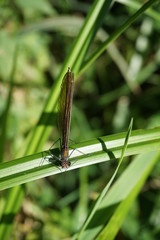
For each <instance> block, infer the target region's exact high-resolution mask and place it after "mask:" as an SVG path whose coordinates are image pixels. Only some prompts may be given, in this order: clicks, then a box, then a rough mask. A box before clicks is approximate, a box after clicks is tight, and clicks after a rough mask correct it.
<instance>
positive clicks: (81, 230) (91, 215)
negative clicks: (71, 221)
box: [77, 119, 133, 239]
mask: <svg viewBox="0 0 160 240" xmlns="http://www.w3.org/2000/svg"><path fill="white" fill-rule="evenodd" d="M132 125H133V119H131V122H130V125H129V128H128V132H127V135H126V138H125V142H124V146H123V148H122V153H121V157H120V159H119V163H118V166H117V168H116V170H115V172H114V174H113V175H112V177H111V179H110V181H109V182H108V183H107V185H106V187H105V188H104V189H103V190H102V192H101V194H100V195H99V197H98V199H97V200H96V202H95V204H94V207H93V208H92V210H91V212H90V213H89V215H88V217H87V219H86V221H85V223H84V225H83V226H82V228H81V229H80V232H79V233H78V236H77V239H81V236H82V234H83V232H84V230H85V229H86V227H87V225H88V224H89V222H90V221H91V219H92V217H93V215H94V214H95V212H96V210H97V209H98V207H99V205H100V203H101V201H102V199H103V198H104V196H105V195H106V193H107V191H108V190H109V188H110V186H111V184H112V182H113V180H114V178H115V176H116V174H117V172H118V169H119V167H120V165H121V163H122V160H123V157H124V153H125V151H126V149H127V145H128V141H129V137H130V135H131V131H132Z"/></svg>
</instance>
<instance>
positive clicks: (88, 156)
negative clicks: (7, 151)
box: [0, 128, 160, 190]
mask: <svg viewBox="0 0 160 240" xmlns="http://www.w3.org/2000/svg"><path fill="white" fill-rule="evenodd" d="M125 136H126V133H121V134H114V135H110V136H106V137H101V138H100V139H101V141H99V139H93V140H90V141H86V142H81V143H79V144H75V145H73V146H71V149H72V147H73V148H74V149H77V151H76V150H75V151H74V152H73V153H72V155H71V157H70V161H71V167H70V168H69V169H68V171H70V170H72V169H75V168H80V167H84V166H88V165H92V164H96V163H100V162H106V161H109V160H113V159H117V158H120V157H123V156H131V155H135V154H140V153H144V152H150V151H153V150H158V149H159V145H160V128H155V129H148V130H136V131H132V133H131V136H130V138H129V142H128V145H127V150H126V151H124V152H123V151H122V149H124V147H125V145H124V142H125ZM101 142H103V144H105V146H106V149H107V151H106V150H104V149H103V146H102V143H101ZM57 150H58V149H55V150H54V151H55V154H57ZM78 150H79V151H80V152H79V151H78ZM71 151H72V150H71ZM81 152H83V153H84V154H82V153H81ZM45 154H46V153H45V152H44V154H42V153H37V154H33V155H29V156H26V157H23V158H19V159H15V160H12V161H10V162H6V163H3V164H1V165H0V176H1V178H0V189H1V190H2V189H6V188H9V187H13V186H16V185H19V184H22V183H25V182H29V181H33V180H36V179H39V178H42V177H47V176H49V175H54V174H57V173H62V172H63V170H60V169H59V168H57V166H56V165H55V163H57V162H55V161H54V160H53V159H52V157H51V156H50V155H49V154H48V155H45ZM43 156H46V157H47V159H46V160H44V159H43ZM75 160H76V162H75ZM72 163H74V164H72Z"/></svg>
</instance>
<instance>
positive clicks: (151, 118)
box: [0, 0, 160, 240]
mask: <svg viewBox="0 0 160 240" xmlns="http://www.w3.org/2000/svg"><path fill="white" fill-rule="evenodd" d="M137 2H138V1H137ZM92 3H93V1H72V0H68V1H61V0H60V1H55V0H48V1H46V0H34V1H31V0H28V1H23V0H14V1H6V2H5V1H2V3H1V5H0V28H1V31H0V123H2V122H3V117H4V110H5V107H6V100H7V97H8V92H9V87H10V74H11V70H12V65H13V55H14V49H15V46H16V44H17V43H18V45H19V51H18V60H17V65H16V72H15V76H14V86H13V92H12V101H11V106H10V111H9V117H8V121H7V132H6V134H7V135H6V142H5V148H4V159H5V160H11V159H14V158H15V154H16V152H18V150H19V149H21V148H23V142H24V141H25V139H26V137H27V135H28V133H29V132H30V131H31V129H32V128H33V127H34V126H35V124H36V123H37V121H38V119H39V116H40V114H41V112H42V110H43V107H44V104H45V100H46V99H47V97H48V95H49V92H50V88H51V87H52V86H53V84H54V82H55V79H56V77H57V75H58V74H59V72H60V70H61V66H62V64H63V62H64V60H65V58H66V56H67V54H69V51H70V49H71V47H72V44H73V41H74V39H75V38H76V36H77V34H78V32H79V30H80V28H81V26H82V24H83V21H84V19H85V17H86V15H87V13H88V11H89V9H90V8H91V5H92ZM155 10H156V11H157V12H158V11H160V6H159V5H156V6H155ZM134 12H135V10H134V9H132V8H131V7H127V6H125V5H122V4H120V3H118V2H116V3H115V4H114V5H113V6H112V8H111V9H110V12H109V13H107V14H106V17H105V19H104V22H103V25H102V28H101V29H100V30H99V32H98V34H97V36H96V39H95V41H94V43H93V44H92V46H91V48H90V49H89V52H92V51H93V50H95V49H96V48H97V47H98V46H99V45H100V44H101V43H102V42H103V41H104V40H105V39H106V37H107V36H108V35H110V34H112V33H113V32H114V31H115V30H116V29H117V28H118V27H120V26H121V25H122V23H123V22H124V21H125V20H126V19H127V18H128V17H129V16H130V15H131V14H133V13H134ZM159 33H160V22H158V21H156V19H155V18H154V17H150V16H148V15H143V16H142V17H140V18H139V19H138V20H137V21H136V23H134V24H133V25H132V26H131V27H130V28H129V29H127V30H126V31H125V32H124V34H122V35H121V36H120V37H119V38H118V40H116V41H115V42H114V43H113V44H112V45H110V46H109V48H108V49H107V51H106V52H104V53H103V54H102V55H101V57H100V58H98V59H97V61H96V62H94V64H92V65H91V66H90V67H89V68H88V69H87V70H86V71H85V72H84V73H83V74H82V75H81V76H79V78H78V79H77V81H76V84H75V91H74V99H73V108H72V123H71V134H70V138H71V139H73V140H74V141H76V142H80V141H84V140H87V139H91V138H96V137H100V136H104V135H108V134H113V133H118V132H122V131H126V130H127V128H128V125H129V122H130V119H131V117H133V118H134V129H141V128H143V129H145V128H149V127H156V126H159V125H160V124H159V123H160V108H159V102H160V80H159V74H160V38H159V36H160V35H159ZM66 71H67V69H66ZM1 132H2V129H1ZM58 137H59V134H58V129H57V127H56V128H54V131H52V134H51V135H50V138H49V139H48V142H47V143H46V145H45V147H44V149H48V148H49V147H50V146H51V145H52V143H53V142H54V141H55V140H56V139H57V138H58ZM130 160H131V159H126V161H125V163H124V164H123V166H122V167H121V170H120V172H119V174H121V172H122V171H123V169H125V166H126V165H127V164H128V163H129V161H130ZM115 165H116V163H108V162H107V163H103V164H99V165H98V164H96V165H93V166H90V167H85V168H82V169H80V170H74V171H72V172H65V173H63V174H59V175H56V176H54V177H49V178H46V179H41V180H38V181H34V182H32V183H31V184H27V194H26V198H25V200H24V202H23V205H22V208H21V211H20V212H19V214H18V215H17V217H16V219H15V222H14V229H13V231H12V236H11V239H27V240H28V239H69V237H70V236H71V235H73V234H74V233H75V232H76V231H77V230H78V229H79V227H80V226H81V224H82V223H83V222H84V220H85V217H86V216H87V213H88V209H89V206H90V205H91V203H92V201H93V200H94V199H96V197H97V196H98V193H99V192H100V191H101V190H102V189H103V186H104V184H105V183H106V181H108V180H109V179H110V177H111V176H112V173H113V171H114V168H115ZM159 173H160V165H159V166H158V165H157V166H156V168H155V169H154V171H153V172H152V176H150V179H149V180H148V181H147V182H146V184H145V186H144V188H143V190H142V192H141V194H140V195H139V197H138V199H137V200H136V201H135V202H134V205H133V206H132V209H131V210H130V212H129V214H128V216H127V218H126V220H125V222H124V224H123V227H122V230H121V232H120V233H119V235H118V236H117V237H116V239H159V237H160V235H159V232H160V228H159V224H160V218H159V217H158V216H159V211H160V201H159V199H160V191H159V186H160V179H159ZM135 177H136V176H135ZM3 194H5V193H4V192H2V198H1V199H2V200H1V203H2V205H3V202H4V199H3V197H4V196H5V195H3ZM67 237H68V238H67Z"/></svg>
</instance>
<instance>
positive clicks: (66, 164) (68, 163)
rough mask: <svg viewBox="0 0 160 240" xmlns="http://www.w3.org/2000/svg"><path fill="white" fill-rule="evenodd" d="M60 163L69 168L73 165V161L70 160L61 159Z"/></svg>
mask: <svg viewBox="0 0 160 240" xmlns="http://www.w3.org/2000/svg"><path fill="white" fill-rule="evenodd" d="M60 165H61V167H62V168H64V169H67V168H69V167H70V166H71V162H70V161H68V160H63V161H61V164H60Z"/></svg>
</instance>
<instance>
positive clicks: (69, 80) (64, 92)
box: [49, 68, 74, 169]
mask: <svg viewBox="0 0 160 240" xmlns="http://www.w3.org/2000/svg"><path fill="white" fill-rule="evenodd" d="M73 90H74V74H73V73H71V69H70V68H68V71H67V73H66V74H65V76H64V78H63V80H62V85H61V91H60V95H59V102H58V127H59V131H60V154H61V156H60V157H59V158H58V157H56V156H55V155H54V154H53V153H52V147H53V145H54V144H55V143H54V144H53V145H52V147H51V148H50V150H49V154H50V155H51V157H52V158H53V159H57V160H59V161H60V166H61V167H62V168H64V169H67V168H68V167H69V166H70V165H71V162H70V161H69V134H70V123H71V110H72V99H73Z"/></svg>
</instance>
